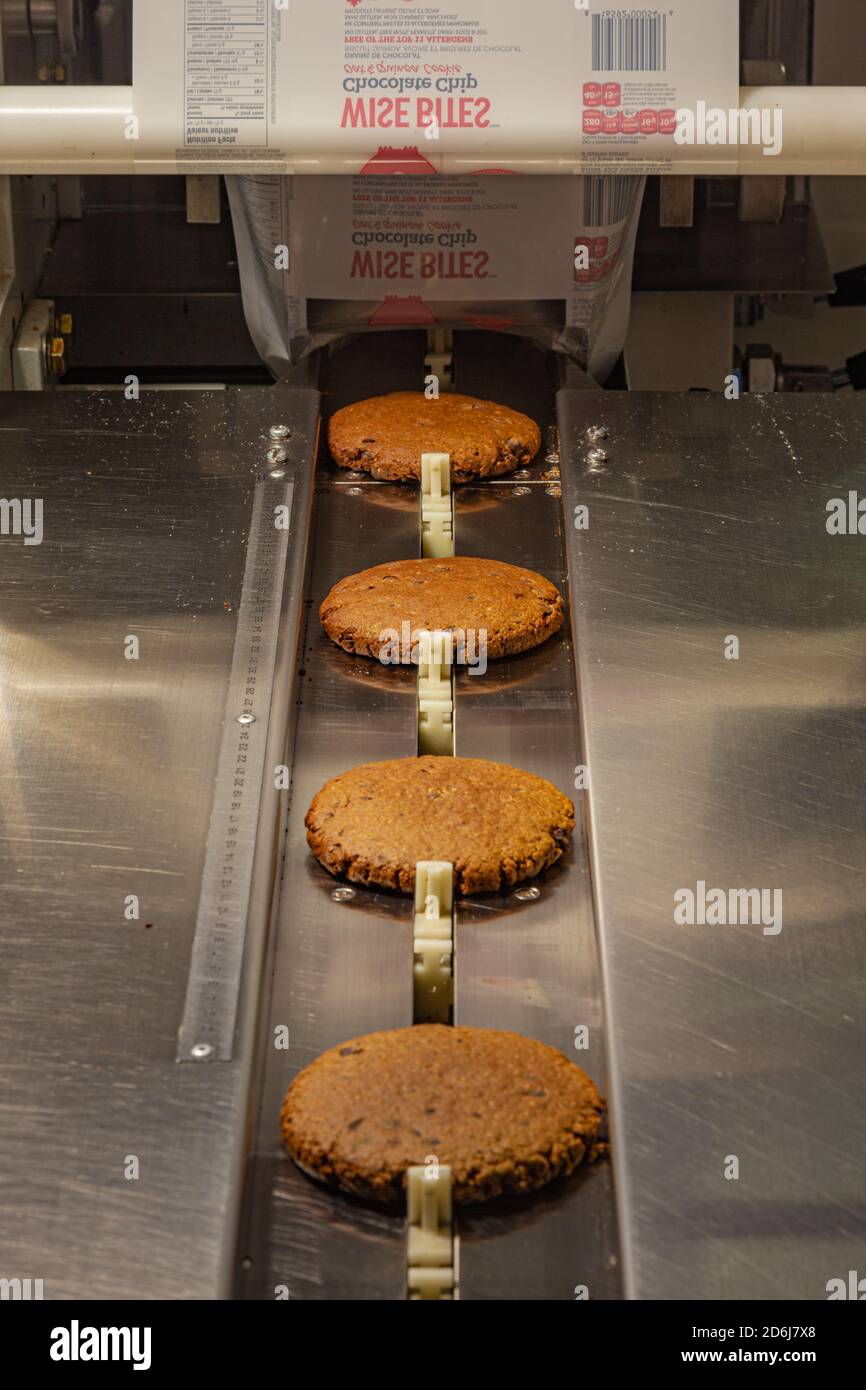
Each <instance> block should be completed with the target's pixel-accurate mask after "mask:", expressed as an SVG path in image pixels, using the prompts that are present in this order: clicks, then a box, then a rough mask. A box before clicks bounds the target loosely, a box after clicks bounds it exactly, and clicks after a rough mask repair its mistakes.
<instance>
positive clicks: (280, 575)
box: [177, 469, 295, 1062]
mask: <svg viewBox="0 0 866 1390" xmlns="http://www.w3.org/2000/svg"><path fill="white" fill-rule="evenodd" d="M274 472H275V473H277V474H280V473H282V472H283V470H280V469H277V470H274ZM294 490H295V485H294V483H291V482H289V483H286V482H285V481H284V478H280V477H275V478H263V479H260V480H259V481H258V482H257V483H256V487H255V492H254V494H253V503H252V514H251V519H250V529H249V534H248V536H247V558H246V567H245V570H244V578H243V585H242V588H241V600H240V607H239V610H238V619H237V626H236V628H235V641H234V651H233V653H232V666H231V673H230V675H229V684H228V694H227V696H226V707H225V713H224V715H223V731H222V738H221V740H220V751H219V759H218V762H217V774H216V779H215V783H214V798H213V806H212V809H211V820H210V829H209V831H208V840H207V849H206V851H205V861H204V868H203V870H202V882H201V893H200V897H199V909H198V916H197V919H196V929H195V938H194V941H193V949H192V960H191V962H190V969H189V978H188V981H187V994H186V1002H185V1004H184V1011H183V1021H182V1023H181V1027H180V1034H179V1038H178V1050H177V1060H178V1061H179V1062H190V1061H193V1062H209V1061H215V1060H218V1061H222V1062H227V1061H229V1060H230V1059H231V1056H232V1050H233V1045H234V1034H235V1024H236V1022H237V1013H238V1004H239V998H240V988H241V971H242V967H243V959H244V940H245V936H246V925H247V914H248V911H249V901H250V888H251V886H252V876H253V861H254V859H255V850H256V829H257V826H258V821H259V811H260V805H261V796H262V777H263V775H264V772H265V752H266V740H267V730H268V717H269V715H270V709H271V690H272V684H273V679H274V664H275V661H276V654H277V636H278V632H277V628H278V624H279V620H280V608H281V603H282V594H283V583H284V580H285V572H286V555H287V553H288V548H289V536H290V525H289V523H290V520H291V510H292V501H293V498H294ZM280 513H282V514H284V515H280ZM278 521H279V522H281V523H282V524H280V525H279V526H277V525H276V522H278Z"/></svg>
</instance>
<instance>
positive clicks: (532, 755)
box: [236, 334, 621, 1300]
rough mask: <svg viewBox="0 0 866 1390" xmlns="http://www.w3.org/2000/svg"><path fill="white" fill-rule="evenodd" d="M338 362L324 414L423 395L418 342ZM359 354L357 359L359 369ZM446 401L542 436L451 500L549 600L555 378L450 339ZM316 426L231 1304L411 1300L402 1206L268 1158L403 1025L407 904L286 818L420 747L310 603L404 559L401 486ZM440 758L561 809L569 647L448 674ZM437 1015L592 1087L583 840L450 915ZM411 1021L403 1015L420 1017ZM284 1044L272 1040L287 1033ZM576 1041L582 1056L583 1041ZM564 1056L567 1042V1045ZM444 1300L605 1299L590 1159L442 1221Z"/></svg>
mask: <svg viewBox="0 0 866 1390" xmlns="http://www.w3.org/2000/svg"><path fill="white" fill-rule="evenodd" d="M376 349H377V350H376V353H375V354H373V353H371V351H370V347H369V342H368V341H364V342H359V343H355V344H352V345H350V346H349V347H348V348H346V349H344V350H343V351H342V352H340V353H338V354H335V355H334V357H333V358H332V359H331V360H330V362H329V363H328V365H327V375H326V377H325V379H324V381H323V382H322V391H323V400H324V402H325V407H326V411H327V413H329V414H330V413H331V412H333V411H334V410H336V409H338V408H339V407H340V406H341V405H344V404H346V403H348V402H349V401H352V400H356V399H359V398H361V397H363V396H364V395H370V394H376V393H381V392H383V391H387V390H400V389H419V386H420V385H421V383H422V382H423V374H424V369H423V360H424V335H423V334H394V335H387V336H383V337H380V338H378V339H377V342H376ZM371 358H375V360H374V362H373V363H371V360H370V359H371ZM455 358H456V364H455V365H456V372H457V380H456V385H457V389H459V390H463V391H468V392H471V393H473V394H478V395H486V396H488V397H490V398H494V399H501V400H507V401H508V402H509V403H510V404H512V405H514V406H515V407H516V408H518V409H522V410H525V411H526V412H527V413H528V414H530V415H531V416H532V417H533V418H535V419H536V420H538V421H539V422H540V423H541V424H542V425H543V427H544V429H545V432H546V433H545V437H546V438H547V439H548V443H549V448H548V450H542V454H541V455H540V456H539V459H538V460H536V462H535V464H534V465H533V466H532V468H530V469H524V470H521V472H520V475H519V476H517V477H513V476H512V477H509V478H508V479H506V480H503V481H500V482H496V483H490V484H484V485H478V486H476V487H460V488H457V489H456V490H455V493H454V521H455V535H456V547H457V553H462V554H477V555H481V556H489V557H496V558H500V559H505V560H510V561H513V562H514V563H517V564H521V565H526V566H528V567H531V568H535V569H538V570H539V571H541V572H542V573H544V574H546V575H548V576H549V577H550V578H551V579H552V580H553V581H554V582H556V583H557V584H559V586H560V587H561V588H562V589H563V592H565V591H566V588H567V584H566V572H565V564H564V555H563V543H562V522H561V501H560V497H559V480H558V460H557V456H556V449H555V439H556V436H555V416H554V385H555V382H554V377H553V373H552V370H551V366H550V362H549V359H547V358H546V357H545V356H544V355H543V354H541V353H540V352H538V351H537V350H535V349H534V348H532V347H529V346H527V345H526V344H520V343H518V342H516V341H515V340H511V339H508V338H504V337H501V336H499V335H496V336H495V337H494V336H492V335H491V336H489V337H488V335H485V334H472V335H468V336H467V337H466V338H465V339H462V338H460V337H459V336H458V340H457V348H456V353H455ZM325 435H326V431H325V429H324V428H323V429H322V431H321V438H322V443H321V445H320V453H319V459H318V477H317V486H316V498H315V511H314V517H313V531H312V540H311V560H310V568H309V576H308V587H307V596H306V599H305V605H306V610H307V622H306V630H305V634H304V638H303V643H302V650H301V655H300V657H299V665H300V671H301V677H300V686H299V689H300V705H299V708H298V711H297V737H296V741H295V748H294V762H293V782H292V791H291V803H290V807H289V814H288V831H287V840H286V855H285V863H284V873H283V888H282V898H281V904H280V910H279V917H278V923H277V929H276V931H275V933H274V941H273V954H272V959H271V962H270V965H269V970H268V979H269V985H268V997H267V999H266V1001H265V1007H264V1009H263V1014H262V1020H261V1032H260V1063H259V1073H258V1083H257V1086H256V1089H255V1094H256V1109H255V1122H254V1129H253V1145H252V1152H251V1156H250V1163H249V1168H248V1180H247V1192H246V1200H245V1212H244V1219H243V1222H242V1228H241V1243H240V1246H239V1250H238V1262H237V1263H238V1279H237V1286H236V1291H237V1294H238V1296H241V1297H246V1298H262V1299H274V1298H286V1297H288V1298H290V1299H301V1300H309V1299H313V1300H334V1299H361V1300H367V1299H370V1300H374V1299H375V1300H379V1299H386V1300H399V1299H404V1298H406V1297H407V1296H409V1295H408V1293H407V1270H406V1218H405V1215H403V1214H400V1213H397V1214H392V1213H387V1212H381V1211H377V1210H376V1209H374V1208H372V1207H368V1206H366V1205H364V1204H363V1203H360V1202H356V1201H354V1200H352V1199H351V1198H348V1197H345V1196H344V1195H342V1194H338V1193H335V1192H333V1191H331V1190H328V1189H326V1188H324V1187H322V1186H321V1185H319V1184H316V1183H314V1182H313V1181H311V1180H310V1179H308V1178H306V1177H305V1176H304V1175H303V1174H301V1173H300V1172H299V1171H298V1169H297V1168H296V1167H295V1166H294V1164H292V1162H291V1161H290V1160H289V1158H288V1156H287V1155H286V1154H285V1152H284V1150H283V1148H282V1145H281V1142H280V1134H279V1126H278V1121H277V1117H278V1114H279V1107H280V1102H281V1100H282V1096H283V1093H284V1092H285V1089H286V1087H287V1085H288V1084H289V1082H290V1081H291V1079H292V1077H293V1076H294V1075H295V1074H296V1073H297V1072H298V1071H299V1070H300V1069H301V1068H303V1067H304V1066H305V1065H307V1064H308V1063H309V1062H310V1061H312V1060H313V1059H314V1058H315V1057H316V1056H318V1055H319V1054H320V1053H321V1052H322V1051H324V1050H325V1049H327V1048H328V1047H331V1046H334V1045H335V1044H337V1043H339V1042H341V1041H344V1040H345V1039H347V1038H350V1037H352V1036H355V1035H357V1034H360V1033H363V1032H369V1031H375V1030H380V1029H384V1028H397V1027H404V1026H406V1025H408V1024H410V1023H412V1021H413V1013H414V1012H415V1006H414V1005H413V969H412V963H413V933H414V928H415V906H416V905H415V904H413V902H412V901H411V900H410V899H403V898H400V897H397V896H395V895H390V894H387V893H384V892H374V891H368V890H365V889H361V888H355V887H353V886H351V885H348V884H344V883H340V882H339V881H337V880H335V879H333V878H332V877H331V876H330V875H329V874H327V872H326V871H325V870H324V869H322V868H321V866H320V865H318V864H317V863H316V861H315V860H314V859H313V858H312V856H311V855H310V854H309V851H308V849H307V845H306V839H305V833H304V826H303V819H304V814H305V812H306V809H307V806H308V805H309V802H310V800H311V799H312V796H313V795H314V794H315V792H316V791H317V790H318V788H319V787H320V786H321V785H322V783H323V782H324V781H325V780H327V778H329V777H331V776H334V775H336V774H337V773H339V772H342V771H344V770H345V769H346V768H348V767H351V766H353V765H355V764H357V763H360V762H366V761H375V760H378V759H384V758H394V757H411V756H414V755H416V753H417V752H418V749H419V735H418V709H419V707H418V674H417V672H416V671H415V669H414V668H410V667H398V668H394V667H385V666H382V665H380V664H379V663H378V662H374V661H371V660H369V659H365V658H361V657H357V656H354V655H351V654H349V653H346V652H344V651H342V650H340V649H339V648H337V647H336V646H335V645H334V644H333V643H332V642H330V641H329V640H328V639H327V637H326V636H325V635H324V633H323V632H322V631H321V628H320V625H319V622H318V607H319V604H320V603H321V600H322V598H323V597H324V595H325V594H326V593H327V591H328V589H329V588H330V587H331V585H332V584H333V583H335V582H336V581H337V580H338V579H339V578H342V577H343V576H344V575H346V574H349V573H352V572H354V571H358V570H362V569H364V568H367V567H369V566H371V565H375V564H381V563H384V562H387V561H388V560H398V559H406V558H411V557H413V556H416V555H418V554H419V546H420V528H419V492H418V490H417V489H415V488H410V487H406V486H400V485H392V484H387V483H377V482H373V481H371V480H370V479H369V478H368V477H366V475H352V474H348V475H347V474H346V473H345V472H343V471H341V470H337V469H336V468H335V467H334V466H333V464H332V463H331V461H330V459H329V457H328V454H327V446H326V443H325V442H324V441H325ZM454 695H455V706H456V707H455V711H454V713H455V729H456V746H455V751H456V752H457V753H459V754H462V755H464V756H479V757H487V758H492V759H497V760H499V761H502V762H513V763H514V764H515V765H516V766H520V767H523V768H526V769H527V770H529V771H533V772H537V773H538V774H540V775H542V776H546V777H549V778H550V779H551V780H552V781H554V782H555V783H556V784H557V785H559V786H560V787H562V788H563V790H565V791H566V792H570V793H571V794H572V795H573V797H574V799H575V800H576V801H578V804H579V798H578V797H577V796H576V795H575V793H574V790H573V788H574V782H575V764H576V763H577V762H578V760H579V757H578V750H579V746H580V741H579V735H578V729H577V722H576V696H575V682H574V669H573V662H572V652H571V644H570V641H569V640H568V636H567V633H566V634H560V635H558V636H557V637H555V638H553V639H552V640H551V641H549V642H548V643H546V644H545V645H544V646H543V647H541V648H539V649H537V650H536V651H534V652H529V653H526V654H524V655H522V656H520V657H514V658H509V659H506V660H503V661H499V662H496V663H491V666H490V667H489V669H488V670H487V672H486V674H484V675H483V676H482V675H480V674H479V675H471V674H469V673H468V672H466V671H461V672H458V673H456V674H455V685H454ZM455 922H456V939H455V946H456V953H455V957H454V959H455V961H456V973H455V976H454V980H453V991H454V992H453V1014H452V1016H453V1021H454V1022H455V1023H461V1024H474V1025H478V1026H487V1027H498V1028H513V1029H515V1030H517V1031H520V1032H523V1033H526V1034H529V1035H531V1036H534V1037H538V1038H540V1039H542V1040H543V1041H545V1042H549V1043H551V1044H553V1045H555V1046H557V1047H559V1048H560V1049H561V1050H562V1051H564V1052H565V1053H566V1054H567V1055H570V1056H571V1057H572V1058H573V1059H574V1060H575V1061H576V1062H577V1063H578V1064H579V1065H581V1066H583V1067H584V1068H585V1069H586V1070H587V1071H589V1072H590V1074H591V1075H593V1077H594V1078H595V1079H596V1081H597V1082H598V1083H599V1085H600V1086H601V1087H602V1088H604V1083H605V1063H604V1055H605V1054H604V1042H603V1033H602V1017H601V989H600V984H599V978H598V967H597V958H596V952H595V944H594V939H593V922H592V906H591V894H590V889H589V878H588V868H587V854H586V842H585V837H584V834H583V829H582V824H581V820H580V810H579V806H578V827H577V830H576V833H575V837H574V845H573V848H572V849H571V851H570V852H569V853H568V855H567V856H566V857H565V859H564V860H563V861H562V862H561V863H560V864H559V865H557V866H555V868H554V869H553V870H550V871H549V872H548V873H547V874H546V875H544V876H543V877H542V878H541V879H539V880H538V881H536V882H534V883H533V884H532V885H531V886H528V887H527V886H525V887H523V888H521V889H518V890H517V892H516V893H511V894H507V895H503V896H502V897H498V898H484V899H479V900H477V901H475V902H472V901H461V902H458V903H457V904H456V907H455ZM416 1016H417V1014H416ZM286 1029H287V1030H288V1039H289V1046H288V1048H282V1047H275V1046H274V1039H275V1038H276V1037H278V1036H281V1035H282V1036H285V1030H286ZM584 1041H585V1042H586V1046H585V1047H584ZM576 1046H578V1047H580V1049H581V1050H576ZM455 1229H456V1232H457V1234H458V1237H459V1297H460V1298H462V1299H515V1300H516V1299H545V1300H546V1299H554V1300H556V1299H568V1300H572V1299H574V1298H576V1297H583V1296H586V1295H587V1294H588V1296H590V1297H593V1298H611V1297H613V1298H615V1297H619V1296H620V1287H621V1286H620V1272H619V1266H618V1242H617V1228H616V1217H615V1212H614V1202H613V1189H612V1181H611V1170H610V1166H609V1164H608V1163H606V1162H604V1161H602V1162H599V1163H597V1164H595V1165H593V1166H592V1167H589V1168H586V1169H585V1170H584V1171H582V1172H578V1173H577V1174H575V1175H574V1176H573V1177H572V1178H571V1179H569V1180H568V1181H566V1182H563V1183H560V1184H555V1185H554V1186H553V1187H552V1188H550V1189H548V1190H546V1191H543V1192H541V1193H539V1194H536V1195H535V1197H534V1199H533V1200H511V1201H508V1202H504V1203H498V1204H494V1206H492V1207H489V1208H484V1209H483V1210H481V1211H479V1212H476V1213H474V1214H472V1213H466V1212H461V1211H460V1210H459V1209H458V1211H457V1212H456V1221H455Z"/></svg>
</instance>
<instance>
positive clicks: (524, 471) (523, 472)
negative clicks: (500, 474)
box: [512, 468, 532, 478]
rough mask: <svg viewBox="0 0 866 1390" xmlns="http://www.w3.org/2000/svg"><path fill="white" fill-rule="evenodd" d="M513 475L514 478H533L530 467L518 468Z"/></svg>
mask: <svg viewBox="0 0 866 1390" xmlns="http://www.w3.org/2000/svg"><path fill="white" fill-rule="evenodd" d="M512 477H514V478H531V477H532V474H531V473H530V471H529V469H528V468H518V470H517V472H516V473H514V474H512Z"/></svg>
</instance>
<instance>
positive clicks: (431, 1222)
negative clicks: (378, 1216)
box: [406, 1155, 458, 1301]
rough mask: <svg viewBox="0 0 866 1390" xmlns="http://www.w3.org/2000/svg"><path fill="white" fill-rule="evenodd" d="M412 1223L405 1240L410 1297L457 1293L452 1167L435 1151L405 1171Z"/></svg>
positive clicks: (440, 1295) (420, 1297) (443, 1295)
mask: <svg viewBox="0 0 866 1390" xmlns="http://www.w3.org/2000/svg"><path fill="white" fill-rule="evenodd" d="M406 1199H407V1206H408V1215H409V1224H408V1235H407V1240H406V1258H407V1264H408V1285H409V1299H410V1301H415V1300H418V1299H454V1298H456V1297H457V1249H458V1246H457V1239H456V1237H455V1235H454V1227H453V1217H452V1210H453V1208H452V1200H451V1169H450V1168H448V1167H447V1166H443V1165H441V1164H439V1163H438V1162H437V1161H436V1158H435V1156H434V1155H431V1157H430V1158H429V1159H428V1161H427V1166H426V1167H424V1168H421V1167H415V1168H410V1169H409V1171H408V1173H407V1174H406Z"/></svg>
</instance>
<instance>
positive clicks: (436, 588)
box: [319, 555, 563, 658]
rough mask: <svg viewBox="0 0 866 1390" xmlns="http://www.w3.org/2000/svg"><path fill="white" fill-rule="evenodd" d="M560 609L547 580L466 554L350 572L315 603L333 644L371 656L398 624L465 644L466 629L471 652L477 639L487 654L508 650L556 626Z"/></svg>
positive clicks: (521, 648)
mask: <svg viewBox="0 0 866 1390" xmlns="http://www.w3.org/2000/svg"><path fill="white" fill-rule="evenodd" d="M562 614H563V604H562V596H561V594H560V592H559V590H558V589H557V587H556V585H555V584H551V582H550V580H549V579H544V578H543V577H542V576H541V575H540V574H535V573H533V571H532V570H525V569H520V568H519V567H518V566H517V565H507V564H504V563H503V561H501V560H475V559H472V558H471V557H470V556H465V555H456V556H453V557H451V558H449V559H446V560H432V559H430V560H397V561H396V562H395V563H394V564H390V565H376V566H375V567H374V568H373V569H369V570H363V571H362V573H361V574H350V575H348V576H347V578H345V579H341V580H340V582H339V583H338V584H335V585H334V587H333V589H332V590H331V592H330V593H329V594H328V597H327V598H326V599H325V601H324V603H323V604H322V606H321V608H320V609H319V617H320V618H321V621H322V626H323V627H324V629H325V631H326V632H327V634H328V636H329V637H330V638H331V640H332V641H334V642H336V643H337V646H338V647H342V648H343V649H344V651H347V652H356V653H357V654H358V655H359V656H373V657H377V658H379V657H380V656H381V653H382V651H383V647H384V645H385V644H386V643H387V642H388V641H389V639H390V634H391V633H395V632H396V633H397V634H398V635H400V634H402V631H403V624H404V623H408V625H409V628H408V630H409V632H410V633H411V632H419V631H421V630H422V629H427V630H428V631H430V632H445V631H452V632H454V633H455V635H456V636H459V635H460V634H463V635H464V637H465V640H466V645H467V650H468V649H469V645H468V643H469V639H468V634H474V636H473V646H472V650H473V651H474V652H477V651H478V649H479V644H480V642H481V641H482V640H484V641H486V652H487V655H488V656H489V657H498V656H513V655H514V654H515V653H516V652H525V651H528V650H529V649H530V647H538V646H540V644H541V643H542V642H545V641H546V640H547V638H548V637H550V636H551V634H552V633H554V632H557V631H558V630H559V628H561V627H562ZM482 634H486V636H485V637H484V638H482ZM390 640H393V639H390ZM401 640H402V639H401Z"/></svg>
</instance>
